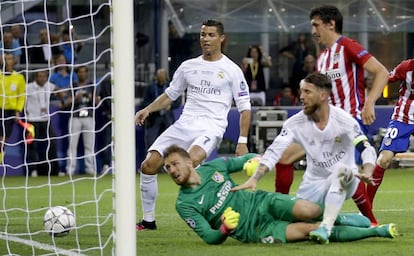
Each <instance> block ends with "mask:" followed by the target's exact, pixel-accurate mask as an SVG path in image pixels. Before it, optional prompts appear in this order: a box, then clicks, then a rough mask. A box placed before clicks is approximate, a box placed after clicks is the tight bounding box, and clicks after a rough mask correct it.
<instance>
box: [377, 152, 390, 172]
mask: <svg viewBox="0 0 414 256" xmlns="http://www.w3.org/2000/svg"><path fill="white" fill-rule="evenodd" d="M393 157H394V153H393V152H391V151H389V152H386V151H382V152H381V153H380V155H379V156H378V159H377V164H378V165H379V166H381V167H382V168H385V169H386V168H388V167H389V166H390V165H391V160H392V158H393Z"/></svg>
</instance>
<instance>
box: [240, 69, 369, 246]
mask: <svg viewBox="0 0 414 256" xmlns="http://www.w3.org/2000/svg"><path fill="white" fill-rule="evenodd" d="M331 90H332V83H331V80H330V79H329V78H328V77H327V76H326V75H324V74H320V73H311V74H309V75H308V76H306V77H305V78H304V79H303V80H302V81H301V82H300V100H301V102H302V111H300V112H299V113H297V114H295V115H293V116H292V117H290V118H288V119H287V120H286V121H285V123H284V125H283V128H282V130H281V132H280V134H279V135H278V136H277V137H276V138H275V140H274V141H273V143H272V144H271V145H270V146H269V147H268V148H267V149H266V151H265V153H264V155H263V157H262V159H261V160H260V165H259V167H258V168H257V169H256V171H255V173H254V174H253V176H252V177H251V178H250V179H249V180H248V181H246V183H244V184H243V185H241V186H239V187H236V188H235V189H234V190H239V189H246V188H251V189H253V190H255V189H256V184H257V182H258V181H259V179H260V178H261V177H262V176H263V175H264V174H265V173H267V172H269V170H271V168H273V166H274V165H275V164H276V163H277V162H278V161H279V159H280V157H281V156H282V154H283V152H284V151H285V150H286V149H287V148H288V147H289V145H291V144H292V143H297V144H299V145H300V146H301V147H302V148H303V149H304V151H305V154H306V160H307V167H306V170H305V173H304V175H303V180H302V182H301V184H300V186H299V189H298V192H297V195H296V196H297V197H298V198H302V199H306V200H309V201H311V202H315V203H320V204H324V205H325V209H324V213H323V220H322V223H321V224H320V226H319V228H318V229H316V230H314V231H312V232H310V234H309V236H310V238H311V239H312V240H315V241H316V242H318V243H321V244H325V243H328V242H329V238H330V236H331V234H332V227H333V225H334V222H335V220H336V218H337V216H338V214H339V212H340V210H341V208H342V205H343V203H344V201H345V200H346V199H348V198H350V197H352V196H353V195H354V193H355V191H356V189H357V187H358V184H359V182H360V179H361V180H362V181H364V182H366V183H372V180H371V175H372V172H373V168H374V164H375V160H376V152H375V149H374V147H373V146H371V144H370V143H369V142H368V138H367V137H366V136H365V135H364V133H363V132H362V131H361V128H360V126H359V124H358V122H357V121H356V120H355V119H354V118H353V117H352V116H351V115H349V114H348V113H346V112H345V111H344V110H342V109H340V108H338V107H335V106H333V105H331V104H329V98H330V95H331ZM355 148H356V149H357V150H358V151H359V152H360V153H361V158H362V161H363V172H362V173H359V172H358V166H357V165H356V163H355V152H354V151H355Z"/></svg>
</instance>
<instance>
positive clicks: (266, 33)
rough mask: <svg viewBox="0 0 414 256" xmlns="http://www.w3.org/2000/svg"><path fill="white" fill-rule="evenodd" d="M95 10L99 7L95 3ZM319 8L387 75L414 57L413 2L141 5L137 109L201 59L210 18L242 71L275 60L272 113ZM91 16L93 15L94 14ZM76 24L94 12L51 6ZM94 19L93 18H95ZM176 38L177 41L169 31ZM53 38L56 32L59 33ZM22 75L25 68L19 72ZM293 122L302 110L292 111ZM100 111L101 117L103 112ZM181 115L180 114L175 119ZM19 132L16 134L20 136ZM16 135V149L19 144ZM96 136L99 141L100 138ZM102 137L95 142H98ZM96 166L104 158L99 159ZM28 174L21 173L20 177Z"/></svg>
mask: <svg viewBox="0 0 414 256" xmlns="http://www.w3.org/2000/svg"><path fill="white" fill-rule="evenodd" d="M92 2H93V6H94V7H95V6H96V7H97V6H98V5H99V4H100V3H101V2H102V1H99V0H94V1H92ZM320 4H333V5H336V6H338V7H339V9H340V10H341V11H342V13H343V15H344V34H345V35H346V36H349V37H351V38H355V39H357V40H358V41H359V42H361V43H362V45H364V46H366V47H367V48H368V50H369V51H370V52H371V53H372V54H373V55H374V56H376V57H377V58H378V59H379V60H380V61H381V62H382V63H383V64H384V65H385V66H386V67H387V68H388V69H391V68H393V67H394V66H395V65H396V64H398V63H399V62H400V61H401V60H403V59H406V58H411V57H412V56H413V52H414V1H413V0H406V1H398V0H386V1H377V0H369V1H305V0H289V1H278V0H253V1H247V0H224V1H218V0H211V1H200V0H137V1H134V15H135V24H134V28H135V30H134V31H131V33H134V36H135V99H136V106H137V108H139V106H140V103H141V101H142V95H143V90H144V88H145V86H147V85H148V84H150V83H152V82H153V81H154V73H155V70H156V69H157V68H161V67H163V68H167V69H168V70H169V73H170V75H172V73H173V72H174V71H175V69H176V68H177V65H179V63H181V61H183V60H185V59H187V58H190V57H193V56H197V55H199V54H200V49H199V46H198V33H199V28H200V24H201V22H202V21H203V20H205V19H208V18H214V19H219V20H221V21H223V23H224V26H225V32H226V34H227V37H228V40H227V45H226V47H225V53H226V54H227V55H228V56H229V57H230V58H231V59H233V60H234V61H235V62H237V63H240V62H241V59H242V58H243V57H244V56H245V54H246V51H247V48H248V47H249V46H250V45H253V44H259V45H262V46H263V47H264V49H265V50H266V51H267V52H268V53H269V55H270V56H272V62H273V66H272V67H271V68H270V69H269V70H268V72H267V73H266V78H267V82H268V90H267V105H271V103H272V100H273V95H274V94H275V93H277V92H278V91H280V90H281V88H282V85H283V83H285V82H287V80H288V77H289V74H290V72H291V70H290V68H291V66H292V63H291V62H290V61H289V60H288V59H286V58H283V57H281V56H279V54H278V51H279V49H280V48H282V47H283V46H286V45H287V44H289V43H290V42H292V41H295V40H296V38H297V36H298V34H299V33H309V32H310V25H309V18H308V13H309V10H310V8H312V7H313V6H317V5H320ZM21 9H22V8H21V6H20V4H15V3H10V4H7V3H5V4H2V9H1V15H2V22H3V23H14V22H22V21H23V18H22V16H21V11H22V10H21ZM24 9H25V10H24V11H25V17H24V19H25V22H26V23H27V24H30V22H32V21H34V20H37V19H39V18H40V19H41V18H42V17H43V16H44V10H43V1H41V0H40V1H29V2H27V3H25V4H24ZM92 9H93V8H92ZM68 11H69V12H70V13H71V15H72V16H74V17H75V16H79V15H82V14H88V13H90V11H91V10H90V9H89V5H88V6H86V5H85V4H84V1H81V0H73V1H71V4H70V10H67V7H66V3H63V2H62V1H48V19H49V20H51V21H53V20H54V19H56V20H62V17H66V14H67V12H68ZM92 11H96V10H92ZM98 17H99V18H98V20H97V24H96V26H97V27H99V26H105V24H108V23H109V19H110V15H109V11H108V10H102V11H101V13H100V14H99V15H98ZM73 24H74V26H75V28H76V31H77V33H78V35H79V37H80V38H87V37H89V36H91V35H90V29H89V28H88V26H89V25H88V24H85V22H84V21H82V20H79V21H77V20H74V21H73ZM38 25H39V24H37V23H33V24H31V25H29V26H27V27H26V29H27V30H26V32H27V34H26V35H27V40H28V41H29V42H37V36H38V31H39V26H38ZM172 29H175V30H176V31H177V32H178V35H179V36H178V37H176V38H173V37H172V35H171V30H172ZM51 31H52V32H57V31H58V26H56V29H55V31H53V27H52V29H51ZM109 45H110V34H109V31H108V32H107V34H106V35H105V36H104V37H102V38H100V39H99V41H97V47H98V48H100V49H105V48H107V47H109ZM91 48H92V45H91V44H88V42H86V43H85V44H84V49H83V50H82V52H81V54H79V62H83V61H86V60H89V59H91V58H92V56H91V54H92V52H93V51H92V50H91ZM109 62H110V56H109V55H107V56H104V58H103V59H102V60H101V61H100V63H99V64H98V70H97V73H98V75H99V74H100V73H103V72H105V70H106V69H107V68H108V64H109ZM21 68H22V67H21ZM396 93H397V88H390V97H396ZM391 108H392V106H389V107H381V108H377V111H378V114H377V116H378V117H379V119H378V120H377V122H376V123H375V124H374V125H373V126H372V127H371V129H370V131H371V133H372V134H375V133H376V132H378V128H379V127H385V126H386V124H387V121H388V117H389V114H390V111H391V110H390V109H391ZM287 109H288V112H289V114H291V113H294V112H295V111H297V110H298V108H297V107H296V108H295V107H293V108H287ZM98 111H99V110H98ZM178 113H179V110H178V111H176V114H178ZM234 114H235V113H231V114H230V116H229V120H230V125H229V129H228V130H227V132H226V135H225V137H226V138H228V139H229V140H230V141H231V140H232V139H233V138H234V137H235V136H236V135H235V134H237V133H238V130H235V129H233V127H237V125H233V124H234V123H233V122H234V120H236V119H234V118H232V117H233V116H234ZM19 129H20V128H16V129H15V130H19ZM18 134H20V132H15V133H14V134H13V136H12V138H11V140H10V142H11V143H13V142H14V141H16V140H18ZM98 136H99V134H98ZM143 136H145V135H144V133H143V130H142V129H141V128H140V127H137V128H136V148H137V151H136V163H137V167H138V166H139V164H140V162H141V161H142V160H143V158H144V155H145V152H144V151H145V150H144V145H143V143H142V141H143ZM98 140H99V137H98V138H97V141H98ZM12 148H14V149H8V150H7V151H8V154H7V155H6V158H7V160H6V161H10V162H12V163H14V164H12V165H19V164H21V163H22V159H21V154H20V153H19V149H18V148H16V147H12ZM97 160H98V164H99V155H98V159H97ZM22 172H23V170H16V171H15V172H14V173H15V174H21V173H22Z"/></svg>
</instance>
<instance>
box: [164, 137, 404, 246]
mask: <svg viewBox="0 0 414 256" xmlns="http://www.w3.org/2000/svg"><path fill="white" fill-rule="evenodd" d="M255 156H257V155H256V154H252V153H249V154H246V155H244V156H239V157H233V158H218V159H215V160H212V161H209V162H205V163H204V164H202V165H200V166H198V167H197V168H194V167H193V162H192V161H191V158H190V156H189V154H188V152H187V151H186V150H185V149H183V148H181V147H178V146H176V145H172V146H170V147H168V148H167V149H166V150H165V152H164V157H165V162H164V168H165V170H166V171H167V172H168V174H169V175H170V177H171V178H172V179H173V180H174V181H175V183H176V184H177V185H180V186H181V188H180V191H179V194H178V198H177V202H176V210H177V212H178V214H179V215H180V217H181V218H182V219H183V220H184V221H185V222H186V223H187V224H188V226H189V227H190V228H192V229H193V230H194V232H196V233H197V235H198V236H199V237H200V238H201V239H203V240H204V241H205V242H206V243H208V244H220V243H223V242H224V241H225V240H226V238H227V237H228V236H230V237H232V238H234V239H237V240H239V241H241V242H252V243H254V242H261V243H286V242H296V241H302V240H306V239H308V236H309V233H310V232H311V231H312V230H315V229H317V228H318V227H319V224H318V223H316V222H315V223H306V222H304V221H310V220H313V219H318V218H320V217H321V214H322V208H321V207H320V206H319V205H317V204H314V203H311V202H309V201H306V200H303V199H298V198H295V197H290V196H288V195H284V194H280V193H275V192H265V191H262V190H257V191H255V192H251V191H247V190H240V191H235V192H232V191H231V189H232V188H233V187H234V186H235V185H236V184H235V183H234V181H233V180H232V179H231V177H230V173H232V172H237V171H240V170H242V169H243V165H244V163H245V162H246V161H247V160H249V159H250V158H252V157H255ZM369 226H370V221H369V219H367V218H366V217H364V216H362V215H357V214H349V215H340V216H339V217H338V219H337V221H336V226H334V228H333V229H332V235H331V241H341V242H343V241H353V240H358V239H363V238H367V237H388V238H394V237H395V236H396V227H395V225H394V224H387V225H382V226H378V227H372V228H370V227H369Z"/></svg>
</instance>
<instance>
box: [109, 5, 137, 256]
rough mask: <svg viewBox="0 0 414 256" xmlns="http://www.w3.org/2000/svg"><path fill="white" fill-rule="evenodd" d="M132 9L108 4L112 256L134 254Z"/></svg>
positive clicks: (128, 6)
mask: <svg viewBox="0 0 414 256" xmlns="http://www.w3.org/2000/svg"><path fill="white" fill-rule="evenodd" d="M133 10H134V3H133V1H132V0H114V1H112V14H113V15H112V26H113V30H112V42H113V62H112V63H113V66H112V68H113V79H114V80H113V82H114V86H113V88H114V90H113V92H112V94H113V98H114V104H113V106H114V109H113V110H114V111H113V123H114V134H115V137H114V138H113V139H114V152H115V158H114V163H115V176H114V179H115V180H114V186H115V212H114V216H115V220H114V229H113V230H114V231H113V232H114V247H115V248H114V252H115V255H132V253H133V254H136V227H135V218H136V170H135V143H134V142H135V121H134V115H135V99H134V95H135V93H134V89H135V86H134V84H135V83H134V70H135V69H134V66H135V64H134V37H133V36H134V13H133ZM131 142H132V143H131Z"/></svg>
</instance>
